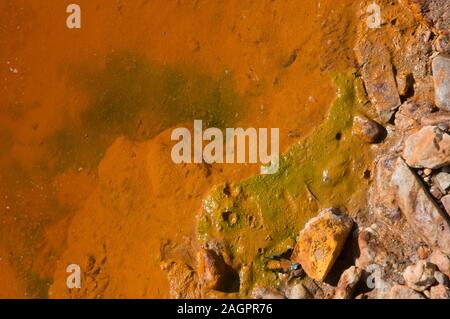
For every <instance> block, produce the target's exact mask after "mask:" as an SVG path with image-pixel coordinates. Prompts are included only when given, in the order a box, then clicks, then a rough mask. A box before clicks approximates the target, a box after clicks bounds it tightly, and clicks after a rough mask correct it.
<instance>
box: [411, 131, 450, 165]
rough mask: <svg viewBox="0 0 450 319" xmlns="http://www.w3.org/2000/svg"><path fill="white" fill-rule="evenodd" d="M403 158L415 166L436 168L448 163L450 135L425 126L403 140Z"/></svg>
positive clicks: (449, 161) (449, 160)
mask: <svg viewBox="0 0 450 319" xmlns="http://www.w3.org/2000/svg"><path fill="white" fill-rule="evenodd" d="M403 158H404V159H405V160H406V163H408V165H409V166H411V167H415V168H431V169H436V168H440V167H443V166H446V165H449V164H450V135H448V134H447V133H445V132H442V131H441V130H440V129H439V128H438V127H436V126H425V127H423V128H422V129H420V130H419V131H418V132H416V133H414V134H411V135H410V136H409V137H408V138H407V139H406V141H405V145H404V148H403Z"/></svg>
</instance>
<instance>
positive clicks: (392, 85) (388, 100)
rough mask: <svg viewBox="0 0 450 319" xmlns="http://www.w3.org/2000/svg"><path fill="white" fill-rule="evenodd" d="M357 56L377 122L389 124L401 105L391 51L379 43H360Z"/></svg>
mask: <svg viewBox="0 0 450 319" xmlns="http://www.w3.org/2000/svg"><path fill="white" fill-rule="evenodd" d="M357 55H358V60H359V62H360V63H361V64H362V65H363V67H362V72H361V75H362V78H363V81H364V85H365V88H366V91H367V95H368V97H369V100H370V102H371V103H372V105H373V106H374V108H375V111H376V113H377V115H378V117H377V120H379V121H380V122H381V123H382V124H384V123H387V122H389V120H390V119H391V118H392V115H393V114H394V112H395V110H396V109H397V108H398V107H399V106H400V104H401V101H400V96H399V94H398V90H397V83H396V81H395V77H394V72H393V68H392V64H391V57H390V54H389V51H388V49H387V48H386V47H385V46H383V45H379V43H378V42H373V41H360V42H359V47H358V49H357Z"/></svg>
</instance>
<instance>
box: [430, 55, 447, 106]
mask: <svg viewBox="0 0 450 319" xmlns="http://www.w3.org/2000/svg"><path fill="white" fill-rule="evenodd" d="M432 69H433V79H434V90H435V95H436V96H435V102H436V105H437V107H438V108H440V109H442V110H446V111H450V56H449V55H446V54H439V55H438V56H437V57H435V58H434V59H433V62H432Z"/></svg>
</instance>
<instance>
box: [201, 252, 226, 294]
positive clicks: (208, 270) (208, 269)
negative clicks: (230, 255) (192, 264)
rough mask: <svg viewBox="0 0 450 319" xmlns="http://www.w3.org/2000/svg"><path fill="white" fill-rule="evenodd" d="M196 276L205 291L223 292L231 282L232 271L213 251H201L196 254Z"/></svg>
mask: <svg viewBox="0 0 450 319" xmlns="http://www.w3.org/2000/svg"><path fill="white" fill-rule="evenodd" d="M198 276H199V279H200V282H201V284H202V287H203V288H204V289H206V290H209V289H216V290H221V291H222V290H225V289H226V288H227V287H229V285H230V284H232V283H231V281H232V269H231V267H229V266H228V265H227V264H226V263H225V261H224V260H223V258H222V257H221V256H219V255H217V254H216V253H215V252H214V251H212V250H208V249H201V250H200V251H199V252H198Z"/></svg>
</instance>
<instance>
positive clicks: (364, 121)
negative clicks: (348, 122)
mask: <svg viewBox="0 0 450 319" xmlns="http://www.w3.org/2000/svg"><path fill="white" fill-rule="evenodd" d="M352 132H353V134H354V135H356V136H358V137H359V138H360V139H361V140H363V141H364V142H367V143H379V142H381V141H382V140H383V138H384V136H385V135H386V132H385V129H384V127H383V126H381V125H380V124H378V123H377V122H375V121H372V120H371V119H368V118H366V117H363V116H355V117H354V119H353V129H352Z"/></svg>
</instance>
